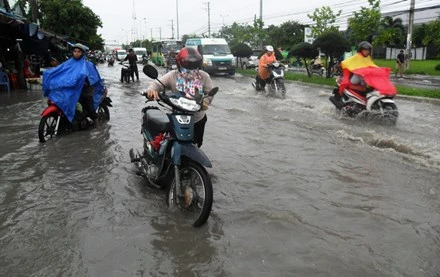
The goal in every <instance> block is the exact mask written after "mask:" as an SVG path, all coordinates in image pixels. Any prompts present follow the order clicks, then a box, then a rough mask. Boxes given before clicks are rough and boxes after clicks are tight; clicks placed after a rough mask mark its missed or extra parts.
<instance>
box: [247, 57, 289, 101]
mask: <svg viewBox="0 0 440 277" xmlns="http://www.w3.org/2000/svg"><path fill="white" fill-rule="evenodd" d="M267 68H268V69H269V70H270V77H269V80H268V81H267V84H266V87H265V89H266V90H267V91H266V92H267V93H266V95H267V96H272V97H281V98H285V97H286V87H285V85H284V65H282V64H281V63H279V62H274V63H270V64H268V65H267ZM257 78H259V77H257ZM252 85H253V86H254V88H255V90H256V91H257V92H260V91H261V92H263V89H262V88H261V87H260V85H259V82H258V81H254V82H253V83H252Z"/></svg>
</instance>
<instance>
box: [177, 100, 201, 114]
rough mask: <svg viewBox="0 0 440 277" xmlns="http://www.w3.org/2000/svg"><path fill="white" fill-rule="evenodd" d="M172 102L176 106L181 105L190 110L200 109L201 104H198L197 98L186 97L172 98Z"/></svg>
mask: <svg viewBox="0 0 440 277" xmlns="http://www.w3.org/2000/svg"><path fill="white" fill-rule="evenodd" d="M170 102H171V103H172V104H173V105H174V106H177V107H180V108H182V109H184V110H187V111H190V112H196V111H198V110H200V105H199V104H197V102H196V100H193V99H187V98H185V97H179V98H170Z"/></svg>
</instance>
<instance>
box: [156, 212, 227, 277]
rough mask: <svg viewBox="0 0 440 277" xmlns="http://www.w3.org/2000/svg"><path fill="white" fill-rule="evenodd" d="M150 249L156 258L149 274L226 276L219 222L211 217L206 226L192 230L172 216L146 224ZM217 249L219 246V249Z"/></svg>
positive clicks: (221, 230) (221, 231)
mask: <svg viewBox="0 0 440 277" xmlns="http://www.w3.org/2000/svg"><path fill="white" fill-rule="evenodd" d="M150 224H151V226H152V227H153V228H154V230H155V232H154V233H153V234H152V235H153V237H154V239H152V240H151V245H152V249H153V251H154V256H155V259H156V264H155V266H154V267H153V268H152V269H151V271H150V275H151V276H154V275H155V274H157V272H167V273H168V274H171V275H172V276H182V277H183V276H185V277H186V276H230V274H229V273H228V272H227V271H226V269H225V268H224V263H225V262H224V257H222V255H223V253H221V252H220V253H219V247H220V245H219V241H221V240H222V238H223V236H224V234H223V229H222V221H221V220H220V219H219V218H217V217H216V216H215V215H213V216H211V217H210V219H209V221H208V224H205V225H203V226H202V227H200V228H197V229H196V228H193V227H191V226H188V225H184V224H181V223H179V219H178V218H176V217H175V216H174V215H173V214H168V215H167V216H166V217H163V218H153V219H152V220H151V221H150ZM220 249H221V247H220Z"/></svg>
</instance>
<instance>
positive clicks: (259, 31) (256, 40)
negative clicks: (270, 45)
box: [213, 19, 266, 48]
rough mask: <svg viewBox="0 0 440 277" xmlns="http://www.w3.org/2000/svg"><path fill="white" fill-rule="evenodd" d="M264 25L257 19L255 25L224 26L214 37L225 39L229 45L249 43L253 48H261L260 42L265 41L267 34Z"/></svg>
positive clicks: (236, 24)
mask: <svg viewBox="0 0 440 277" xmlns="http://www.w3.org/2000/svg"><path fill="white" fill-rule="evenodd" d="M263 25H264V23H263V22H262V21H261V20H259V19H257V20H254V23H253V25H248V24H238V23H236V22H234V23H233V24H232V25H231V26H223V27H222V28H221V29H220V31H219V32H218V33H214V34H213V37H222V38H225V39H226V41H227V42H228V44H229V45H231V46H234V45H236V44H239V43H248V44H249V45H250V46H251V47H252V48H257V47H259V46H260V41H262V40H263V41H264V39H265V37H266V32H265V31H264V30H263Z"/></svg>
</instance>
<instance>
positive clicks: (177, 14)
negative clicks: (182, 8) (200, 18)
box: [176, 0, 179, 39]
mask: <svg viewBox="0 0 440 277" xmlns="http://www.w3.org/2000/svg"><path fill="white" fill-rule="evenodd" d="M176 20H177V22H176V28H177V39H179V4H178V3H177V0H176Z"/></svg>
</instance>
